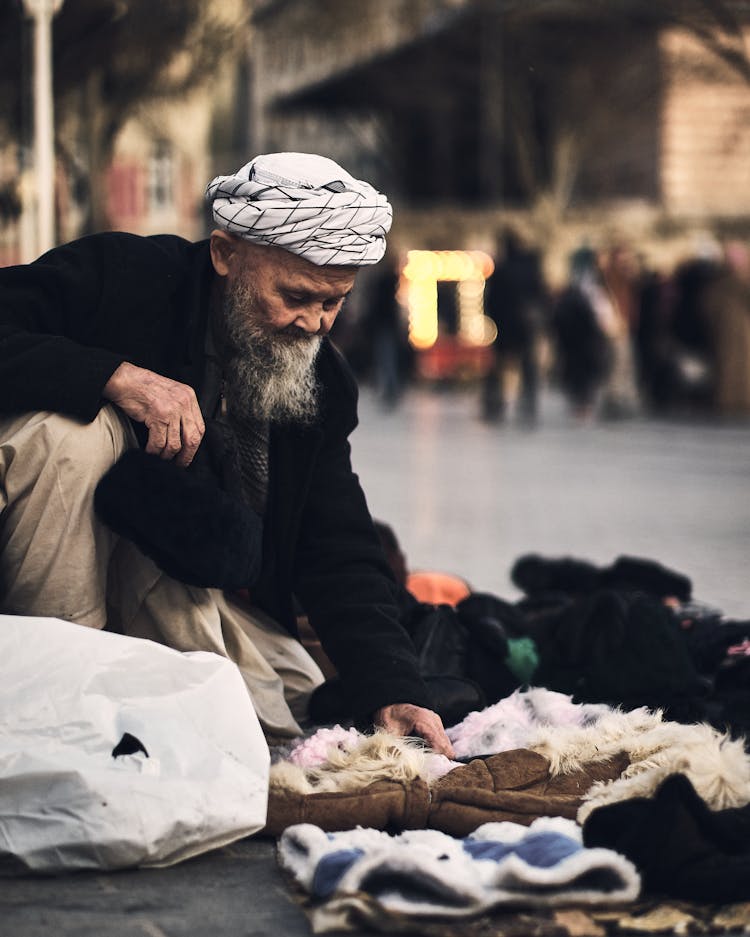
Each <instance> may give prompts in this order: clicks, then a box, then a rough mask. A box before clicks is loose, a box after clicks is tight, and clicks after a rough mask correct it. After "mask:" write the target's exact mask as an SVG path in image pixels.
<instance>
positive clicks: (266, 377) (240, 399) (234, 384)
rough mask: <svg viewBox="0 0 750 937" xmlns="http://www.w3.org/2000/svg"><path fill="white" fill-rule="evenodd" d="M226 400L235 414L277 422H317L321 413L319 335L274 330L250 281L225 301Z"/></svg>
mask: <svg viewBox="0 0 750 937" xmlns="http://www.w3.org/2000/svg"><path fill="white" fill-rule="evenodd" d="M223 313H224V318H223V332H224V335H223V342H222V344H223V346H224V355H223V358H224V377H225V382H226V386H225V396H226V400H227V408H228V410H229V413H230V416H232V417H234V418H235V419H239V420H242V419H243V418H248V417H250V418H254V419H256V420H264V421H266V420H267V421H269V422H275V423H312V422H313V421H314V420H315V417H316V416H317V413H318V382H317V379H316V376H315V359H316V357H317V354H318V352H319V350H320V343H321V339H320V336H318V335H312V336H311V335H307V334H306V333H305V332H303V331H302V330H300V329H297V328H295V327H289V328H288V329H287V330H284V331H281V332H272V331H270V330H269V329H268V327H267V326H266V325H265V323H264V322H263V321H262V318H261V315H260V314H259V311H258V303H257V300H256V296H255V293H254V292H253V290H252V288H251V287H250V286H249V285H248V284H247V283H237V284H235V285H234V287H233V288H230V289H227V292H226V294H225V297H224V303H223Z"/></svg>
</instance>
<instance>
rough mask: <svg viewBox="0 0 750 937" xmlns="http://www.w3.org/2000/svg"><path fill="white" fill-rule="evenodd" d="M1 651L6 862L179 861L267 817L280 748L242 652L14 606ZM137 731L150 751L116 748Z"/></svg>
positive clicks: (51, 868)
mask: <svg viewBox="0 0 750 937" xmlns="http://www.w3.org/2000/svg"><path fill="white" fill-rule="evenodd" d="M0 659H1V660H2V662H3V664H2V668H3V677H2V680H0V867H2V868H4V869H5V870H6V871H29V870H32V871H40V872H60V871H67V870H71V869H115V868H122V867H126V866H135V865H142V866H148V865H170V864H172V863H174V862H178V861H180V860H181V859H186V858H188V857H189V856H194V855H197V854H199V853H201V852H205V851H206V850H208V849H213V848H214V847H217V846H222V845H224V844H226V843H229V842H232V841H233V840H236V839H239V838H241V837H243V836H247V835H249V834H251V833H254V832H257V831H258V830H259V829H261V828H262V827H263V825H264V824H265V819H266V807H267V797H268V769H269V753H268V746H267V744H266V741H265V739H264V737H263V733H262V731H261V728H260V725H259V724H258V719H257V717H256V715H255V711H254V709H253V706H252V703H251V700H250V697H249V695H248V692H247V689H246V687H245V684H244V682H243V680H242V677H241V675H240V672H239V670H238V669H237V667H236V666H235V665H234V664H233V663H231V661H228V660H225V659H224V658H222V657H219V656H218V655H216V654H209V653H205V652H196V653H190V654H181V653H179V652H177V651H174V650H171V649H169V648H166V647H162V646H161V645H159V644H155V643H154V642H152V641H144V640H139V639H137V638H128V637H122V636H120V635H115V634H107V633H103V632H99V631H95V630H92V629H90V628H85V627H82V626H81V625H75V624H70V623H69V622H64V621H61V620H59V619H55V618H32V617H21V616H9V615H0ZM125 733H129V736H132V737H133V738H134V739H135V740H136V741H137V742H140V745H141V747H142V748H143V749H145V752H146V753H147V754H145V753H144V751H142V750H138V751H135V752H134V753H132V754H125V755H118V756H117V757H114V756H113V750H114V749H115V748H116V747H117V746H118V743H120V742H121V740H122V739H123V736H124V735H125ZM125 742H126V743H128V742H132V740H131V739H130V738H126V739H125ZM121 747H122V746H121ZM124 747H125V749H126V750H128V745H127V744H126V745H125V746H124ZM129 748H130V749H133V748H136V749H137V748H138V745H137V744H134V743H133V744H130V746H129Z"/></svg>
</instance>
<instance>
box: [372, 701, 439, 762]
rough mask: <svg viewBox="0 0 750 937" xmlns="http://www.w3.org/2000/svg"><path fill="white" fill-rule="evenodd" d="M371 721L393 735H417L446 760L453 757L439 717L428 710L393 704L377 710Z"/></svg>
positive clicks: (406, 704) (407, 704)
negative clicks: (445, 757)
mask: <svg viewBox="0 0 750 937" xmlns="http://www.w3.org/2000/svg"><path fill="white" fill-rule="evenodd" d="M372 721H373V722H374V723H375V725H376V726H380V727H381V728H383V729H386V730H387V731H388V732H393V733H394V735H419V736H421V737H422V738H423V739H424V740H425V742H427V744H428V745H429V746H430V748H431V749H432V750H433V751H435V752H438V754H440V755H447V756H448V758H453V757H454V755H453V746H452V745H451V743H450V741H449V740H448V736H447V735H446V734H445V729H444V728H443V723H442V721H441V719H440V716H438V714H437V713H434V712H432V710H430V709H423V708H422V707H421V706H413V705H412V704H411V703H394V704H393V705H391V706H383V707H382V709H378V710H377V712H376V713H375V715H374V717H373V720H372Z"/></svg>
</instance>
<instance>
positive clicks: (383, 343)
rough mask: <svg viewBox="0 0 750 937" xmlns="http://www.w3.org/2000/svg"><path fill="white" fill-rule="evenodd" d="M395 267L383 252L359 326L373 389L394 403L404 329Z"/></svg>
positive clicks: (399, 384) (398, 390) (384, 401)
mask: <svg viewBox="0 0 750 937" xmlns="http://www.w3.org/2000/svg"><path fill="white" fill-rule="evenodd" d="M398 285H399V269H398V262H397V260H396V259H395V258H394V257H393V256H391V255H386V257H385V259H384V261H383V266H382V269H378V271H377V272H376V274H375V276H374V277H373V278H372V280H371V286H370V291H369V295H368V299H367V301H366V307H365V313H364V316H363V320H362V328H363V329H364V330H365V331H366V333H367V335H368V336H369V338H370V341H371V345H372V363H373V375H374V380H375V389H376V392H377V395H378V398H379V399H380V401H381V403H382V404H383V406H385V407H388V408H391V407H395V406H396V404H397V403H398V401H399V399H400V397H401V394H402V392H403V387H404V366H403V361H404V358H405V354H404V351H405V347H406V342H407V339H406V330H405V328H404V321H403V317H402V314H401V305H400V303H399V301H398V298H397V293H398Z"/></svg>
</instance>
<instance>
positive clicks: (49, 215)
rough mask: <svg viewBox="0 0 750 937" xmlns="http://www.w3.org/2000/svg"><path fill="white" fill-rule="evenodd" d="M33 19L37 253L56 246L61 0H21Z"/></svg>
mask: <svg viewBox="0 0 750 937" xmlns="http://www.w3.org/2000/svg"><path fill="white" fill-rule="evenodd" d="M23 3H24V8H25V10H26V15H27V16H30V17H32V18H33V20H34V175H35V177H36V180H35V181H36V185H35V189H36V215H37V244H36V248H37V253H39V254H41V253H44V251H46V250H49V248H51V247H54V246H55V145H54V113H53V106H52V101H53V98H52V17H53V16H54V15H55V13H57V11H58V10H59V9H60V7H61V6H62V4H63V0H23Z"/></svg>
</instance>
